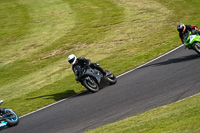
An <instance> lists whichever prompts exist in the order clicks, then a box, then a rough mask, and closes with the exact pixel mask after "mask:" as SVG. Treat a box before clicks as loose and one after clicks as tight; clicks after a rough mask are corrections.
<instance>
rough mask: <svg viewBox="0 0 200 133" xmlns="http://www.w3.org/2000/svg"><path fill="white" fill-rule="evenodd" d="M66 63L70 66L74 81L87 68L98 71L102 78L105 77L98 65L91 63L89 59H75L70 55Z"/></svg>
mask: <svg viewBox="0 0 200 133" xmlns="http://www.w3.org/2000/svg"><path fill="white" fill-rule="evenodd" d="M68 62H69V63H70V64H72V70H73V72H74V74H75V79H76V80H79V78H80V76H81V75H82V70H83V69H84V68H85V67H87V66H90V67H91V68H93V69H94V68H95V69H97V70H99V71H100V72H101V73H102V74H103V76H105V75H106V72H105V71H104V70H103V69H102V68H101V67H100V66H99V64H98V63H91V60H89V59H86V58H83V57H79V58H76V56H75V55H74V54H71V55H69V56H68Z"/></svg>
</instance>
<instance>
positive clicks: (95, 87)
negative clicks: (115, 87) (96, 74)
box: [82, 76, 99, 92]
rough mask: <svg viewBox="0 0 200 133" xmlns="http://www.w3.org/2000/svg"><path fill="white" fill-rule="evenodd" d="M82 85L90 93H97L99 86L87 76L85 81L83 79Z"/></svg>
mask: <svg viewBox="0 0 200 133" xmlns="http://www.w3.org/2000/svg"><path fill="white" fill-rule="evenodd" d="M82 85H83V86H85V88H86V89H87V90H88V91H90V92H98V91H99V85H98V84H97V83H96V81H95V80H94V78H92V77H89V76H88V77H86V78H85V79H83V82H82Z"/></svg>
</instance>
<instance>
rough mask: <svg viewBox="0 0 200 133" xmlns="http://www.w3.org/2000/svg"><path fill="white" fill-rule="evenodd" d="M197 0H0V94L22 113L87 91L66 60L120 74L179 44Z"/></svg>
mask: <svg viewBox="0 0 200 133" xmlns="http://www.w3.org/2000/svg"><path fill="white" fill-rule="evenodd" d="M199 4H200V2H198V1H196V0H192V1H191V0H190V1H189V0H176V1H173V2H172V1H168V2H166V1H164V0H143V1H141V0H134V1H131V0H81V1H80V0H51V1H46V0H26V1H24V0H1V1H0V20H1V21H0V40H1V41H0V91H1V96H0V97H1V99H3V100H4V101H5V103H4V105H3V107H7V108H12V109H13V110H15V111H16V112H17V113H18V114H19V115H20V116H21V115H24V114H26V113H28V112H31V111H34V110H36V109H38V108H41V107H43V106H45V105H48V104H51V103H53V102H55V101H58V100H61V99H63V98H66V97H69V96H72V95H74V94H76V93H80V92H81V91H83V90H85V89H84V87H82V86H81V85H80V84H77V83H76V82H75V80H74V75H73V72H72V70H71V66H70V64H68V62H67V56H68V55H69V54H71V53H74V54H76V55H77V56H83V57H85V58H89V59H91V60H92V62H97V61H98V62H99V63H100V65H101V66H102V67H103V68H105V69H108V70H110V71H112V72H113V73H114V74H115V75H119V74H121V73H123V72H125V71H128V70H130V69H133V68H135V67H136V66H139V65H141V64H143V63H145V62H147V61H149V60H151V59H153V58H155V57H157V56H159V55H161V54H164V53H165V52H167V51H169V50H171V49H173V48H175V47H177V46H179V45H180V42H181V41H180V40H179V38H178V33H177V31H176V25H177V24H178V23H180V22H183V23H187V24H196V25H199V24H200V23H199V22H198V19H197V18H198V16H199V9H198V6H199ZM183 9H184V10H183Z"/></svg>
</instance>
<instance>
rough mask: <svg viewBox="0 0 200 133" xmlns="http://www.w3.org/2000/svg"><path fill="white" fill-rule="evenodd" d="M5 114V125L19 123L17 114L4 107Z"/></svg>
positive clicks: (10, 125)
mask: <svg viewBox="0 0 200 133" xmlns="http://www.w3.org/2000/svg"><path fill="white" fill-rule="evenodd" d="M4 111H5V114H8V115H6V116H5V119H6V120H5V121H6V122H7V126H9V127H12V126H16V125H17V124H18V123H19V117H18V116H17V114H16V113H15V112H14V111H13V110H11V109H4Z"/></svg>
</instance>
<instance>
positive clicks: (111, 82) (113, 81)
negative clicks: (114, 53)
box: [106, 70, 117, 85]
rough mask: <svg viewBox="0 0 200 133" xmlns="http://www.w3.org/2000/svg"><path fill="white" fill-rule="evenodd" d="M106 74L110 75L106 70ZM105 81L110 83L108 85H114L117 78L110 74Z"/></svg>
mask: <svg viewBox="0 0 200 133" xmlns="http://www.w3.org/2000/svg"><path fill="white" fill-rule="evenodd" d="M106 72H107V73H111V72H109V71H108V70H106ZM107 80H108V82H109V83H110V85H113V84H116V83H117V78H116V77H115V75H114V74H112V73H111V74H110V75H108V76H107Z"/></svg>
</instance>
